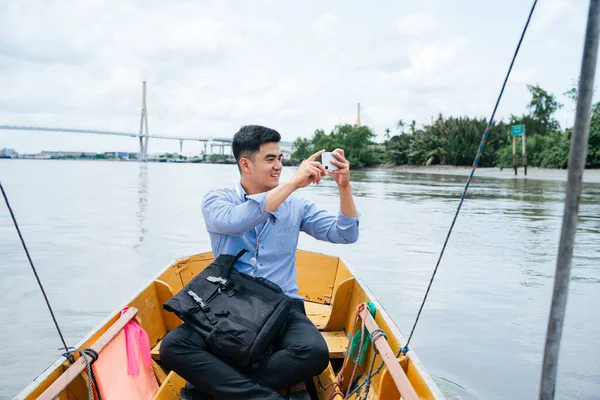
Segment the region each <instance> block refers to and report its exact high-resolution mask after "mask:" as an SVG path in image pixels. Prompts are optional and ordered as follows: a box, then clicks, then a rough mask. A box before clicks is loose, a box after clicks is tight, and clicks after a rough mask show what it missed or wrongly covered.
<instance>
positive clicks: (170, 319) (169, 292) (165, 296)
mask: <svg viewBox="0 0 600 400" xmlns="http://www.w3.org/2000/svg"><path fill="white" fill-rule="evenodd" d="M154 287H155V290H156V297H157V300H158V304H159V305H160V311H161V314H162V318H163V322H164V324H165V329H166V330H167V331H172V330H173V329H175V328H177V327H178V326H179V325H181V324H182V323H183V321H182V320H180V319H179V317H178V316H177V315H176V314H175V313H172V312H170V311H167V310H165V309H164V308H163V306H162V305H163V304H165V303H166V302H167V300H169V299H170V298H171V297H173V289H171V287H170V286H169V285H168V284H167V283H166V282H163V281H160V280H155V281H154Z"/></svg>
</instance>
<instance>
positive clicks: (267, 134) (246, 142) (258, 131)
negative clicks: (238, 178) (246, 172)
mask: <svg viewBox="0 0 600 400" xmlns="http://www.w3.org/2000/svg"><path fill="white" fill-rule="evenodd" d="M280 140H281V135H280V134H279V132H277V131H276V130H274V129H271V128H267V127H264V126H260V125H246V126H242V127H241V128H240V130H239V131H238V132H237V133H236V134H235V135H233V143H232V144H231V148H232V149H233V156H234V157H235V160H236V162H237V165H238V168H239V167H240V158H241V157H251V156H253V155H254V154H256V153H258V151H259V150H260V145H261V144H264V143H270V142H275V143H279V141H280Z"/></svg>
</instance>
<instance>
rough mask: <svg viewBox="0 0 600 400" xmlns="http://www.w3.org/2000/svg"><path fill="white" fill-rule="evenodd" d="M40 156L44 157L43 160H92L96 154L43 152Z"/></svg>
mask: <svg viewBox="0 0 600 400" xmlns="http://www.w3.org/2000/svg"><path fill="white" fill-rule="evenodd" d="M40 155H41V156H44V157H43V158H47V157H50V158H52V157H55V158H88V157H90V158H91V157H95V156H96V153H89V152H83V151H42V152H41V153H40Z"/></svg>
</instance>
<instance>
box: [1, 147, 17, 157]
mask: <svg viewBox="0 0 600 400" xmlns="http://www.w3.org/2000/svg"><path fill="white" fill-rule="evenodd" d="M0 158H17V152H16V150H15V149H7V148H4V149H2V150H0Z"/></svg>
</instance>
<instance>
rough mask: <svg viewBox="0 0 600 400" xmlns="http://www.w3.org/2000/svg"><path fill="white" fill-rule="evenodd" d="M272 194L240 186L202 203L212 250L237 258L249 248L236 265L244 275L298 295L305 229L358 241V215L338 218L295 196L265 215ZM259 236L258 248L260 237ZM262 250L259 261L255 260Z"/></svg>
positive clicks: (326, 236) (211, 194)
mask: <svg viewBox="0 0 600 400" xmlns="http://www.w3.org/2000/svg"><path fill="white" fill-rule="evenodd" d="M266 201H267V192H265V193H258V194H253V195H247V194H246V192H245V190H244V188H243V187H242V185H241V184H240V183H239V182H238V183H237V184H236V186H235V188H234V189H218V190H212V191H210V192H208V193H207V194H206V196H205V197H204V199H203V201H202V214H203V215H204V221H205V223H206V229H207V231H208V233H209V235H210V241H211V247H212V252H213V254H214V256H215V257H217V256H218V255H219V254H231V255H235V254H237V253H238V252H239V251H241V250H242V249H246V250H248V252H247V253H245V254H244V255H243V256H242V257H241V258H240V259H239V260H238V261H237V263H236V264H235V267H236V268H237V269H238V270H239V271H240V272H243V273H246V274H250V275H255V276H261V277H264V278H267V279H269V280H270V281H272V282H274V283H276V284H277V285H279V286H280V287H281V289H282V290H283V292H284V293H285V294H287V295H288V296H291V297H295V298H300V296H298V284H297V282H296V248H297V246H298V237H299V235H300V231H304V232H306V233H307V234H309V235H311V236H312V237H314V238H316V239H319V240H324V241H328V242H331V243H354V242H356V241H357V240H358V225H359V217H360V215H359V217H348V216H346V215H344V214H342V212H341V211H340V212H338V215H337V217H336V216H333V215H331V214H329V213H328V212H327V211H325V210H322V209H319V208H318V207H317V205H316V204H315V203H313V202H311V201H308V200H306V199H303V198H301V197H298V196H295V195H293V194H292V195H291V196H289V197H288V198H287V199H286V200H285V201H284V202H283V203H282V204H281V205H280V206H279V207H278V208H277V210H275V211H273V212H269V211H265V204H266ZM257 236H258V239H259V240H258V243H259V244H258V249H257V248H256V239H257ZM255 250H257V252H258V255H257V257H256V259H257V262H256V265H255V266H254V267H253V266H252V265H251V259H252V257H253V255H254V254H255V253H254V252H255Z"/></svg>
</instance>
